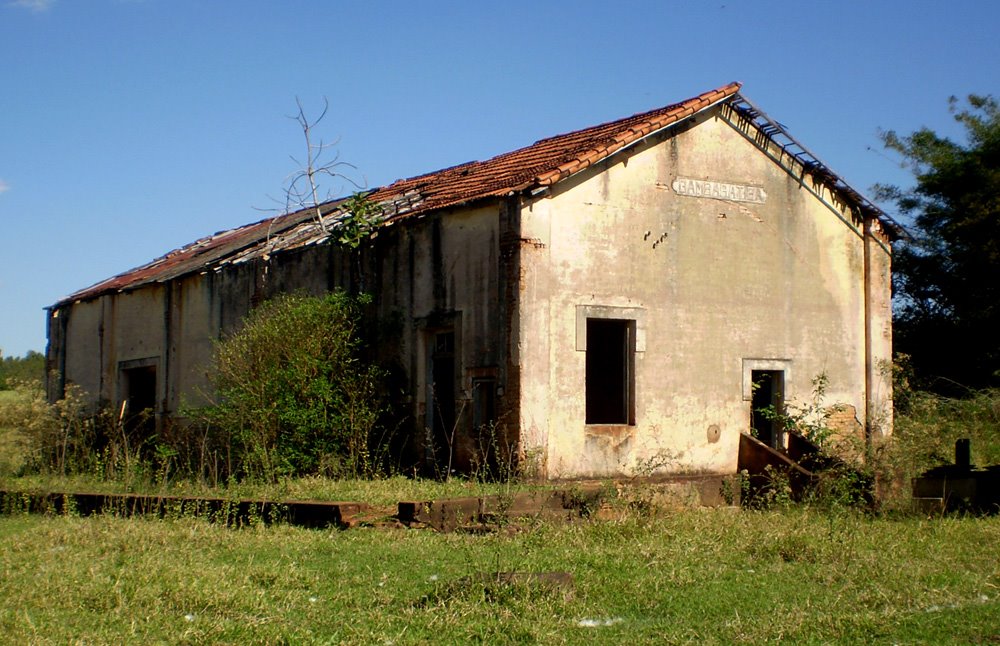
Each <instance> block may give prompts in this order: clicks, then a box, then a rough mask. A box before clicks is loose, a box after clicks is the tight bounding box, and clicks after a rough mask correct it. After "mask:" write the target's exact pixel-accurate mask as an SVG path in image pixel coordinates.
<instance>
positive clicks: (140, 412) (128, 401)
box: [122, 366, 156, 439]
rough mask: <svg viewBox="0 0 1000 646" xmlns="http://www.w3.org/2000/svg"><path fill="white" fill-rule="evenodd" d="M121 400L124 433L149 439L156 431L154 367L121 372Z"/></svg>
mask: <svg viewBox="0 0 1000 646" xmlns="http://www.w3.org/2000/svg"><path fill="white" fill-rule="evenodd" d="M122 400H123V402H124V404H125V410H124V413H125V416H124V418H123V420H122V421H123V423H124V425H125V430H126V432H128V433H129V434H130V435H131V434H136V435H138V436H141V437H142V438H143V439H145V438H148V437H151V436H152V435H153V432H154V431H155V430H156V366H139V367H136V368H126V369H124V370H122Z"/></svg>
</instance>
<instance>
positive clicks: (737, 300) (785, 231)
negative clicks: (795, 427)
mask: <svg viewBox="0 0 1000 646" xmlns="http://www.w3.org/2000/svg"><path fill="white" fill-rule="evenodd" d="M719 114H720V113H719V111H715V112H713V113H710V114H709V115H706V116H702V117H699V119H698V121H697V122H695V123H694V124H689V125H688V126H686V127H685V128H684V129H683V130H682V131H680V132H678V133H677V134H676V136H673V137H665V138H661V140H660V141H652V142H647V144H645V145H643V146H641V147H638V148H637V149H636V150H635V151H633V152H631V153H630V154H628V155H621V156H619V157H618V158H616V159H613V160H612V163H606V164H604V165H603V167H602V168H597V169H594V170H592V171H591V172H589V173H587V174H586V175H583V176H580V177H578V178H575V179H570V180H568V181H566V182H564V183H563V184H560V185H557V188H556V189H554V190H553V192H552V193H551V194H550V195H548V196H546V197H543V198H541V199H539V200H537V201H535V202H534V203H532V204H527V205H525V207H524V209H523V211H522V231H523V235H524V236H525V237H527V238H530V239H531V240H533V241H534V242H535V244H534V245H533V246H532V247H531V248H530V249H528V250H525V251H523V252H522V254H523V267H524V270H523V276H522V283H521V289H522V292H523V293H522V296H521V298H522V300H523V305H522V309H521V316H522V325H521V330H520V334H521V339H522V342H521V348H520V351H521V357H520V362H521V366H522V370H523V372H522V405H521V419H522V426H523V428H524V432H525V437H526V439H527V441H528V442H527V443H528V446H529V447H532V446H533V447H534V448H535V449H536V453H537V454H539V455H541V456H544V461H545V465H544V466H545V470H546V472H547V474H548V476H549V477H554V478H558V477H581V476H582V477H591V476H605V475H614V474H631V473H635V472H637V471H644V470H648V471H671V472H680V471H699V472H702V471H706V472H732V471H733V470H735V468H736V459H737V449H738V439H739V433H740V432H741V431H746V430H747V429H748V428H749V417H750V402H749V400H748V399H747V398H746V397H748V392H749V390H748V384H746V383H745V381H746V378H745V377H746V373H747V372H748V370H747V369H746V366H747V365H754V364H753V363H752V360H758V361H759V362H760V363H758V364H756V365H759V366H767V365H777V366H779V367H781V368H782V369H783V370H784V372H785V380H786V382H785V394H786V400H787V401H789V402H795V401H805V400H807V399H808V398H809V397H810V391H811V381H812V379H813V378H814V377H816V376H817V375H819V374H821V373H822V374H825V375H826V376H827V377H828V378H829V389H828V393H827V398H826V400H827V401H828V402H830V403H833V402H842V403H845V404H848V405H850V406H853V407H854V409H855V411H856V412H857V417H858V419H859V420H862V421H863V420H864V415H865V405H866V402H865V376H866V362H865V289H864V262H865V259H864V253H865V246H864V242H863V237H862V234H861V233H860V232H859V228H858V225H857V224H855V223H854V222H853V220H852V218H851V217H850V215H849V214H848V213H846V212H844V211H843V210H841V209H839V208H838V207H837V206H836V205H835V203H834V201H833V200H832V199H831V198H830V196H829V195H827V194H825V193H824V192H823V190H822V189H821V188H818V187H816V186H813V185H812V183H811V182H809V181H808V180H807V183H806V184H803V183H800V182H799V181H798V180H797V179H796V178H795V177H793V176H791V175H790V174H789V173H788V172H786V171H785V170H784V169H783V168H781V167H780V166H779V165H778V164H777V163H775V162H774V161H773V160H771V159H769V158H768V157H767V156H766V155H764V154H763V153H762V152H761V150H760V149H758V147H757V146H756V145H755V144H753V143H751V142H750V141H748V140H747V139H746V138H745V137H744V136H743V135H742V134H741V133H740V132H738V131H737V130H736V129H735V128H733V127H732V126H731V125H729V124H728V123H727V122H725V121H724V120H723V119H722V118H720V117H719ZM605 169H606V172H602V171H604V170H605ZM678 178H691V179H696V180H711V181H716V182H725V183H729V184H733V185H743V186H752V187H756V188H762V189H763V190H764V192H765V193H766V199H764V201H763V203H753V202H744V201H733V200H729V199H719V198H711V197H692V196H689V195H682V194H678V191H677V190H676V189H675V187H674V181H675V180H677V179H678ZM817 192H818V193H819V196H817V194H816V193H817ZM820 197H823V198H826V200H827V201H828V204H824V203H823V202H822V201H821V200H820V199H819V198H820ZM872 253H873V255H877V254H876V253H875V252H874V251H873V252H872ZM882 253H883V255H884V250H883V252H882ZM885 262H887V261H884V262H883V264H884V263H885ZM877 269H878V271H882V268H881V267H880V268H877ZM878 271H876V272H875V273H876V274H878ZM878 275H879V276H881V275H882V274H878ZM581 307H583V308H584V309H582V310H581ZM586 307H606V308H607V307H609V308H621V309H620V310H619V311H620V312H622V313H623V314H622V315H621V318H633V317H635V318H638V328H639V329H638V330H637V339H636V341H637V343H638V345H639V348H638V349H637V352H636V353H635V359H634V360H635V373H634V375H635V376H634V381H635V424H634V425H633V426H623V427H619V428H601V427H596V426H594V425H590V426H588V425H587V424H585V423H584V411H585V397H584V395H585V391H586V384H585V381H586V379H585V361H586V351H585V348H586V344H585V342H581V340H580V339H579V329H580V325H579V321H578V318H579V317H580V316H581V314H580V312H584V315H585V313H586V312H587V311H588V310H587V309H585V308H586ZM612 311H613V310H612ZM883 320H887V319H885V318H884V317H883ZM880 333H881V332H880ZM885 350H886V347H885V346H884V344H883V346H880V350H879V351H880V352H885ZM747 360H750V361H751V363H750V364H747ZM775 360H778V361H779V363H777V364H769V362H773V361H775ZM716 437H717V439H715V438H716Z"/></svg>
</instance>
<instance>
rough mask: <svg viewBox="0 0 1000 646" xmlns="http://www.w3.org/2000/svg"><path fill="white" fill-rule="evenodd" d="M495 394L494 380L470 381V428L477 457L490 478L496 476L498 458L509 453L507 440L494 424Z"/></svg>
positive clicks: (495, 383) (495, 384)
mask: <svg viewBox="0 0 1000 646" xmlns="http://www.w3.org/2000/svg"><path fill="white" fill-rule="evenodd" d="M496 394H497V382H496V380H495V379H474V380H473V381H472V427H473V429H474V431H473V432H474V433H475V437H476V442H477V444H478V447H477V450H478V453H479V455H478V456H477V457H478V460H479V461H480V463H481V466H482V467H484V468H485V469H486V470H487V475H491V476H497V475H498V466H499V462H498V457H499V456H500V455H506V454H507V453H509V447H506V446H504V444H505V443H506V439H507V438H506V437H501V436H500V429H498V428H497V424H496V421H497V420H496Z"/></svg>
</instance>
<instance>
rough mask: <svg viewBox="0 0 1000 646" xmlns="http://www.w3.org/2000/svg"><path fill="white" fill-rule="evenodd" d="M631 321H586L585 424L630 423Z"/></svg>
mask: <svg viewBox="0 0 1000 646" xmlns="http://www.w3.org/2000/svg"><path fill="white" fill-rule="evenodd" d="M634 328H635V326H634V321H629V320H620V319H587V375H586V379H587V385H586V388H587V416H586V420H587V424H633V423H635V421H634V415H633V404H632V402H633V399H634V396H633V383H634V379H633V363H632V356H633V345H634V344H633V339H632V337H633V330H634Z"/></svg>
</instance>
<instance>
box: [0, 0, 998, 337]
mask: <svg viewBox="0 0 1000 646" xmlns="http://www.w3.org/2000/svg"><path fill="white" fill-rule="evenodd" d="M997 25H1000V3H997V2H993V1H992V0H990V1H987V0H982V1H979V2H971V1H967V0H955V1H952V2H947V3H945V2H923V1H919V0H914V1H907V2H902V1H900V2H893V1H876V0H869V1H864V2H855V1H850V0H839V1H830V2H823V1H818V0H817V1H812V2H802V1H801V0H798V1H794V2H783V1H781V2H779V1H767V0H760V1H752V2H751V1H747V2H741V1H737V0H714V1H712V2H699V1H695V0H685V1H683V2H682V1H677V0H671V1H660V2H651V1H650V2H629V1H628V0H622V1H619V2H607V1H602V2H592V1H589V0H582V1H578V2H541V1H536V2H527V1H525V2H522V1H520V0H508V1H506V2H502V3H480V2H469V1H466V2H461V3H450V2H440V3H416V2H375V1H371V2H351V3H347V2H333V1H323V0H286V1H284V2H277V1H274V2H265V1H263V0H241V1H239V2H237V1H231V2H227V1H222V0H216V1H214V2H210V1H205V0H202V1H193V0H0V61H2V63H0V224H2V228H0V241H2V242H0V350H2V351H3V353H4V355H5V356H11V355H15V356H16V355H22V354H24V353H25V352H26V351H28V350H39V351H43V350H44V348H45V315H44V311H43V308H44V307H45V306H47V305H50V304H52V303H53V302H55V301H56V300H58V299H59V298H61V297H63V296H65V295H67V294H69V293H71V292H74V291H76V290H78V289H80V288H83V287H86V286H88V285H90V284H92V283H95V282H97V281H99V280H101V279H104V278H107V277H109V276H111V275H114V274H117V273H120V272H122V271H124V270H127V269H129V268H131V267H134V266H137V265H140V264H142V263H145V262H147V261H149V260H151V259H153V258H155V257H157V256H159V255H162V254H163V253H165V252H166V251H169V250H171V249H174V248H176V247H179V246H181V245H183V244H186V243H188V242H191V241H193V240H195V239H197V238H199V237H201V236H204V235H206V234H210V233H213V232H215V231H219V230H223V229H227V228H230V227H234V226H238V225H241V224H245V223H248V222H252V221H256V220H259V219H261V218H263V217H266V216H267V215H268V213H264V212H261V211H259V210H257V209H267V208H273V207H276V206H278V205H277V204H276V202H275V201H274V200H273V199H272V198H275V197H278V198H280V197H281V196H282V195H283V192H282V186H283V182H284V180H285V178H286V177H287V176H288V174H289V173H291V172H292V171H294V170H295V168H296V167H295V164H294V162H292V161H291V160H290V159H289V155H296V156H301V154H302V147H303V144H302V140H301V132H300V131H298V130H297V126H296V125H295V123H294V122H293V121H292V120H290V119H289V118H287V117H288V115H291V114H293V113H294V111H295V99H296V97H299V98H300V99H301V100H302V102H303V104H304V105H305V107H306V108H307V110H308V111H310V112H311V113H313V114H316V113H318V112H319V110H320V109H321V107H322V104H323V99H324V97H326V98H327V99H328V100H329V102H330V110H329V113H328V115H327V117H326V119H325V120H324V121H323V122H322V123H321V125H320V126H319V127H318V129H317V134H319V135H321V136H322V137H323V138H324V139H325V140H326V141H334V140H336V141H338V142H339V143H338V146H337V148H338V150H339V154H340V158H341V159H342V160H344V161H347V162H350V163H351V164H353V165H354V166H356V168H357V170H356V171H352V177H353V178H354V179H355V180H356V181H358V182H360V183H366V184H367V185H368V186H379V185H382V184H386V183H388V182H391V181H393V180H395V179H397V178H401V177H408V176H412V175H415V174H419V173H423V172H428V171H432V170H436V169H439V168H443V167H446V166H451V165H454V164H456V163H460V162H464V161H469V160H472V159H486V158H489V157H491V156H493V155H495V154H498V153H501V152H504V151H507V150H513V149H515V148H518V147H520V146H523V145H527V144H530V143H532V142H534V141H536V140H537V139H540V138H542V137H546V136H550V135H554V134H558V133H561V132H566V131H569V130H574V129H577V128H581V127H585V126H588V125H593V124H597V123H601V122H603V121H608V120H611V119H616V118H620V117H624V116H627V115H630V114H633V113H635V112H640V111H643V110H648V109H651V108H654V107H659V106H663V105H667V104H669V103H673V102H676V101H679V100H682V99H685V98H688V97H690V96H693V95H696V94H699V93H701V92H704V91H707V90H710V89H713V88H716V87H718V86H721V85H724V84H726V83H728V82H730V81H742V82H743V83H744V86H743V91H744V93H745V94H746V95H747V96H748V97H750V98H751V99H752V100H753V101H754V102H755V103H757V104H758V105H759V106H760V107H762V108H763V109H764V110H766V111H767V112H768V113H769V114H770V115H771V116H772V117H773V118H775V119H776V120H778V121H780V122H781V123H782V124H784V125H785V126H786V127H787V128H788V129H789V131H790V132H791V133H792V134H793V135H794V136H795V137H797V138H798V139H799V140H800V141H801V142H802V143H804V144H805V145H806V146H807V147H809V148H810V149H811V150H812V151H813V152H814V153H815V154H816V155H817V156H818V157H820V158H821V159H822V160H824V161H825V162H826V163H827V164H828V165H830V166H831V167H832V168H833V169H834V170H836V171H837V172H838V173H839V174H840V175H841V176H843V177H844V178H845V179H846V180H847V181H848V182H849V183H850V184H852V185H853V186H854V187H855V188H858V189H859V190H861V191H862V192H865V193H869V191H868V189H869V187H870V186H871V185H872V184H874V183H876V182H883V183H886V182H887V183H896V184H906V183H908V182H909V179H910V178H909V175H908V173H907V172H906V171H904V170H902V169H900V167H899V160H898V159H894V158H893V155H891V154H889V153H887V152H885V151H884V150H883V149H882V147H881V145H880V143H879V138H878V131H879V129H880V128H881V129H895V130H897V131H900V132H909V131H912V130H914V129H916V128H918V127H921V126H925V125H926V126H930V127H932V128H934V129H937V130H939V131H940V132H944V133H950V134H957V130H956V129H955V127H954V125H953V122H952V120H951V118H950V116H949V114H948V111H947V98H948V97H949V96H951V95H957V96H960V97H962V96H964V95H967V94H969V93H979V94H994V95H1000V88H998V80H1000V70H998V65H1000V37H998V33H1000V32H998V27H997ZM330 189H331V190H332V191H333V192H334V193H338V194H339V193H344V192H347V191H349V190H350V186H349V185H341V186H332V187H330Z"/></svg>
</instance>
